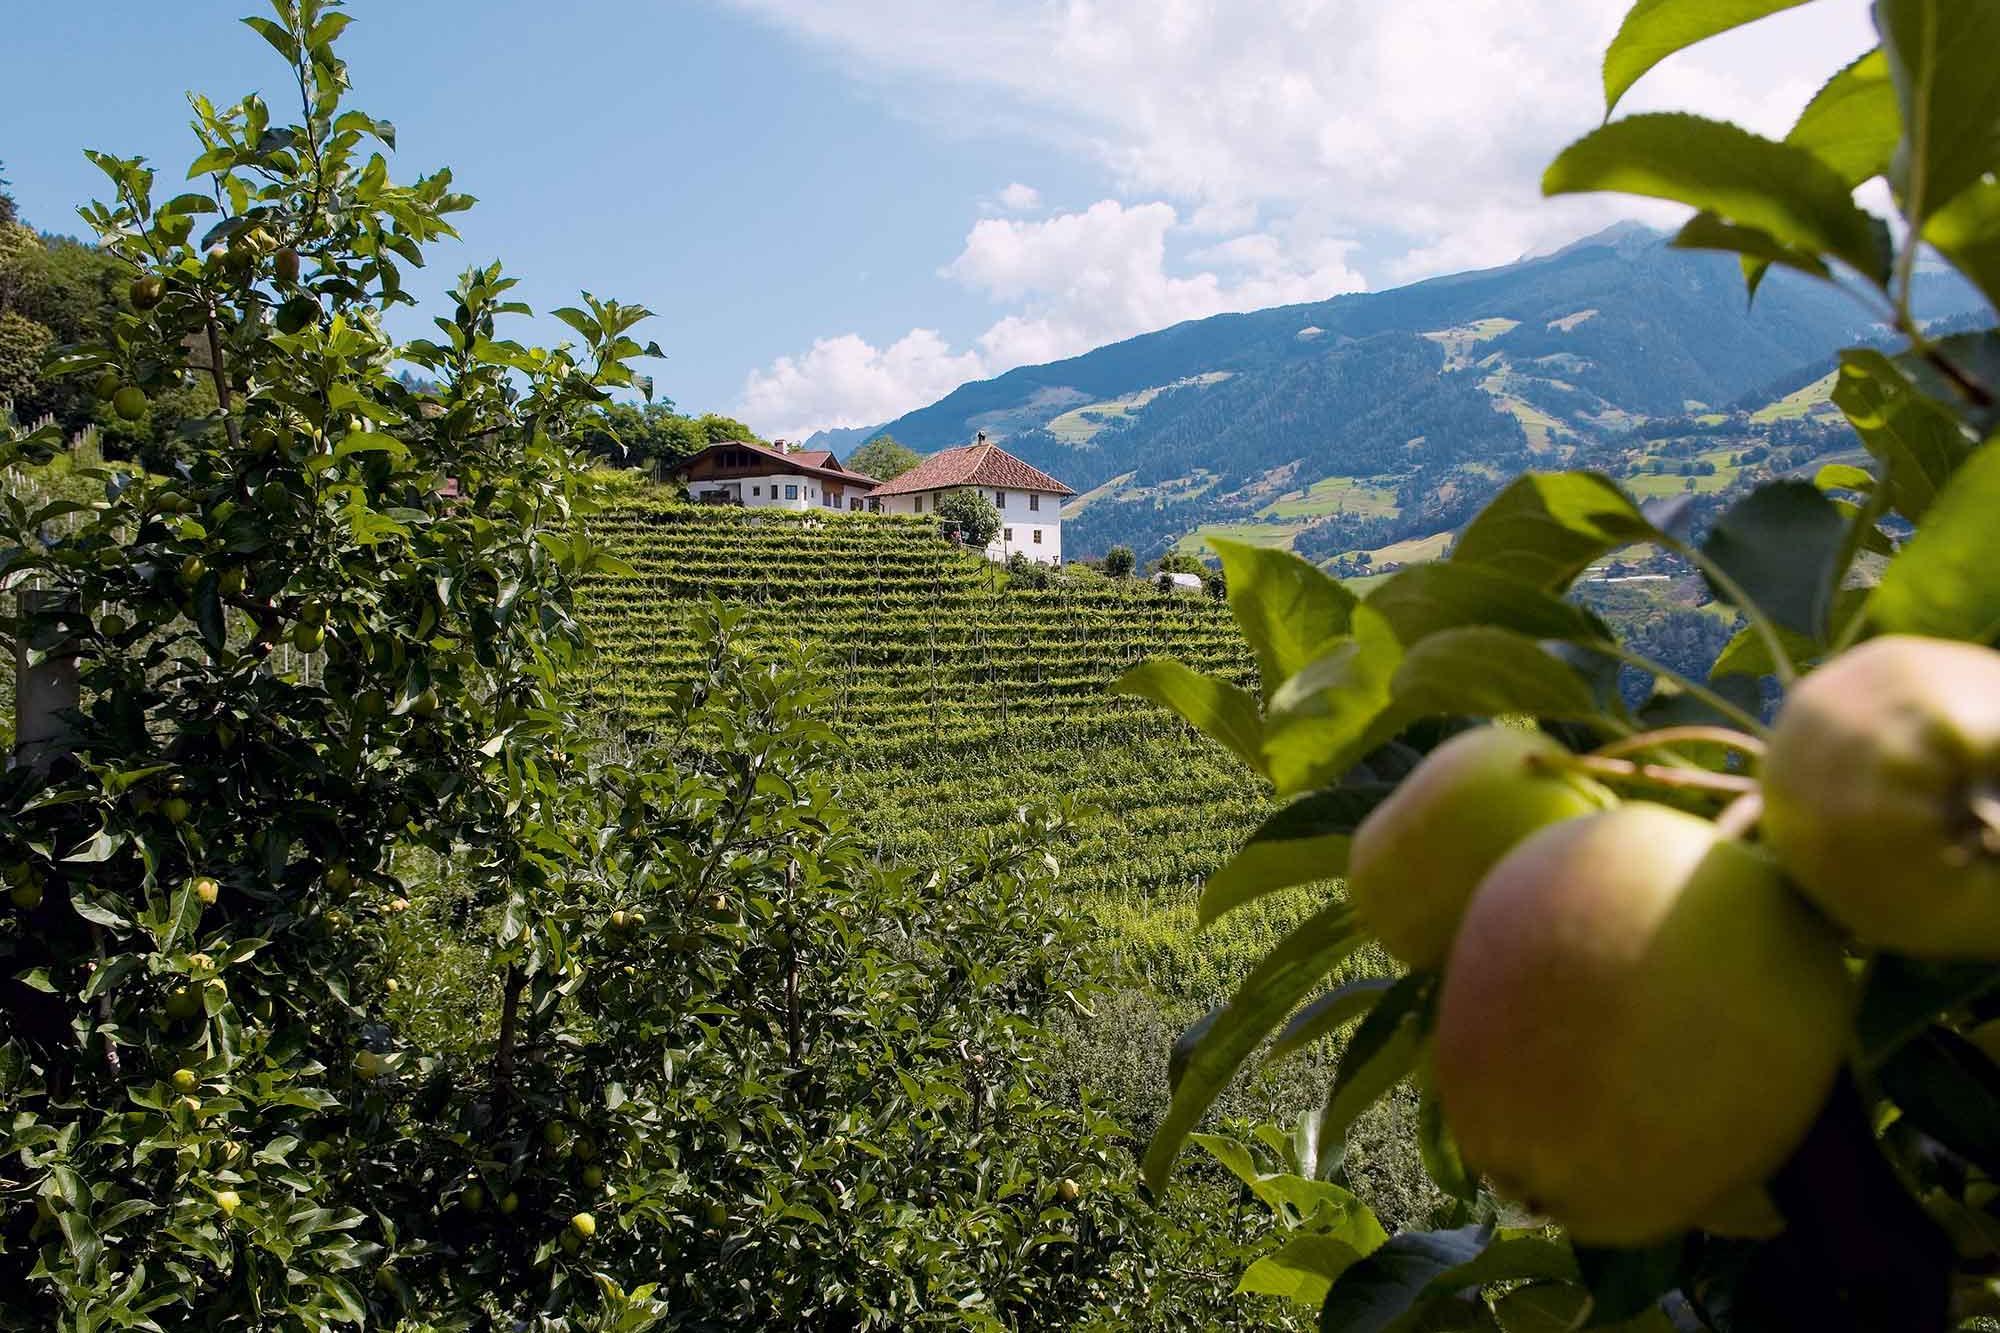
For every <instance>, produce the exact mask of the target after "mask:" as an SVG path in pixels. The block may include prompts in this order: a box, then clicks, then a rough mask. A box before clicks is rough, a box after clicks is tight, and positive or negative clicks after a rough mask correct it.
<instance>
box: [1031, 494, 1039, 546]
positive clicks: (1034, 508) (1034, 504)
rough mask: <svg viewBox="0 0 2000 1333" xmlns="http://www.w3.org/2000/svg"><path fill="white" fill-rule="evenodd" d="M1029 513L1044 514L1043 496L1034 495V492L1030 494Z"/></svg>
mask: <svg viewBox="0 0 2000 1333" xmlns="http://www.w3.org/2000/svg"><path fill="white" fill-rule="evenodd" d="M1028 512H1029V513H1031V514H1039V513H1041V512H1042V497H1041V496H1039V495H1036V494H1034V493H1033V492H1029V494H1028ZM1037 540H1039V538H1037Z"/></svg>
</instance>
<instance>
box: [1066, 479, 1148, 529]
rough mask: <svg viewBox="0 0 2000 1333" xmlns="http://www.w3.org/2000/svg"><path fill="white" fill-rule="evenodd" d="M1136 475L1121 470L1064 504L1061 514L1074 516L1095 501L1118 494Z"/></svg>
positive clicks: (1067, 516)
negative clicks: (1100, 484)
mask: <svg viewBox="0 0 2000 1333" xmlns="http://www.w3.org/2000/svg"><path fill="white" fill-rule="evenodd" d="M1138 475H1139V474H1138V473H1136V472H1121V473H1119V474H1118V475H1117V476H1115V477H1113V478H1112V479H1111V480H1110V481H1107V482H1105V483H1104V484H1103V485H1102V486H1094V487H1092V488H1091V489H1090V490H1087V491H1085V492H1084V493H1083V494H1082V495H1079V496H1077V497H1076V498H1075V499H1073V500H1071V501H1070V502H1069V503H1068V504H1066V505H1064V506H1063V511H1062V516H1063V517H1064V518H1075V517H1076V516H1077V515H1078V514H1081V513H1082V512H1083V511H1084V510H1086V509H1088V508H1089V507H1090V506H1091V505H1092V504H1094V503H1096V502H1097V501H1099V500H1106V499H1109V498H1110V497H1112V496H1114V495H1116V494H1118V492H1119V491H1121V490H1123V489H1124V488H1125V485H1126V483H1127V482H1129V481H1131V480H1132V478H1134V477H1136V476H1138Z"/></svg>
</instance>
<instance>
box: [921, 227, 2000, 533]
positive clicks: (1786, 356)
mask: <svg viewBox="0 0 2000 1333" xmlns="http://www.w3.org/2000/svg"><path fill="white" fill-rule="evenodd" d="M1916 289H1917V300H1918V306H1919V308H1920V309H1921V310H1922V311H1924V312H1925V313H1926V314H1927V315H1929V316H1930V317H1932V318H1934V319H1938V320H1946V321H1948V320H1953V319H1955V318H1958V317H1961V316H1962V315H1963V314H1964V313H1965V312H1967V311H1970V310H1973V309H1975V308H1979V307H1980V305H1981V301H1980V297H1979V296H1978V294H1977V292H1976V291H1974V289H1973V288H1972V287H1971V286H1970V285H1968V284H1966V283H1964V282H1963V281H1961V280H1958V279H1957V278H1955V277H1953V276H1950V275H1947V274H1944V273H1942V272H1939V273H1928V274H1927V273H1921V272H1920V273H1919V274H1918V280H1917V283H1916ZM1881 332H1882V331H1881V330H1880V329H1879V327H1878V326H1876V325H1875V324H1873V323H1872V321H1871V317H1870V316H1869V314H1868V313H1867V311H1866V310H1865V309H1864V308H1863V307H1862V306H1861V305H1859V304H1858V303H1856V302H1854V301H1852V300H1850V299H1848V298H1847V297H1845V296H1844V295H1842V294H1840V293H1839V292H1836V291H1834V290H1832V289H1830V288H1827V287H1826V286H1824V285H1823V284H1815V283H1811V282H1808V281H1806V280H1804V279H1802V278H1799V277H1797V276H1796V275H1789V274H1784V273H1778V274H1774V275H1773V276H1772V277H1771V279H1770V280H1769V281H1768V282H1766V283H1765V284H1764V286H1763V287H1762V289H1761V290H1760V291H1759V293H1758V296H1757V300H1756V302H1755V303H1754V305H1746V303H1745V300H1744V297H1743V290H1742V283H1741V281H1740V276H1739V272H1738V266H1737V264H1736V262H1735V261H1734V260H1733V259H1731V258H1729V257H1726V256H1720V255H1714V254H1704V253H1696V252H1691V251H1686V250H1679V249H1675V248H1672V247H1671V246H1669V245H1668V244H1667V241H1666V239H1665V238H1664V237H1663V236H1661V235H1659V234H1657V233H1654V232H1652V231H1649V230H1647V229H1645V228H1643V227H1638V226H1634V225H1630V224H1626V225H1621V226H1619V227H1616V228H1613V229H1611V230H1610V231H1607V232H1605V233H1602V234H1600V235H1598V236H1594V237H1590V238H1588V239H1586V240H1583V241H1579V242H1577V243H1575V244H1574V245H1571V246H1568V247H1566V248H1565V249H1563V250H1561V251H1559V252H1557V253H1555V254H1553V255H1549V256H1545V257H1541V258H1536V259H1530V260H1524V261H1522V262H1520V263H1516V264H1512V265H1508V266H1506V267H1503V268H1498V269H1493V270H1489V271H1485V272H1478V273H1464V274H1457V275H1453V276H1451V277H1445V278H1438V279H1433V280H1431V281H1429V282H1423V283H1418V284H1416V285H1414V286H1410V287H1404V288H1400V289H1396V290H1393V291H1385V292H1379V293H1364V294H1358V295H1351V296H1342V297H1338V298H1335V299H1334V300H1331V301H1326V302H1321V303H1317V304H1310V305H1299V306H1287V307H1282V308H1277V309H1272V310H1262V311H1257V312H1255V313H1252V314H1247V315H1223V316H1217V317H1215V318H1212V319H1206V320H1201V321H1197V322H1194V323H1189V324H1184V325H1180V326H1177V327H1175V328H1171V329H1166V330H1163V331H1161V332H1159V333H1153V334H1147V335H1144V336H1142V337H1139V338H1133V339H1130V340H1128V341H1126V342H1122V343H1118V344H1115V345H1113V346H1110V347H1103V348H1099V349H1097V350H1096V351H1093V352H1090V353H1087V354H1085V355H1083V356H1080V357H1075V358H1072V359H1070V360H1067V361H1061V362H1056V363H1053V364H1050V365H1046V366H1032V367H1023V368H1021V369H1019V370H1015V371H1011V372H1009V373H1008V374H1006V375H1002V376H1000V377H998V378H996V379H993V380H988V381H983V382H980V383H976V384H968V385H965V386H963V387H962V388H960V389H958V390H956V391H954V392H953V393H952V394H950V395H948V396H947V397H945V398H944V399H942V400H941V401H939V402H938V403H936V404H934V405H932V406H930V407H927V408H924V409H922V410H921V411H918V412H913V413H911V414H909V415H908V416H905V417H903V418H901V419H899V420H897V421H894V422H891V423H889V424H888V426H887V427H886V428H885V429H886V430H887V431H889V432H891V433H893V434H894V435H895V437H896V438H897V439H899V440H901V441H902V442H904V443H905V444H909V445H911V446H913V447H916V448H919V449H924V450H931V449H937V448H942V447H945V446H947V445H951V444H957V443H961V442H963V440H964V439H966V438H967V437H968V436H969V435H970V434H971V433H972V432H973V431H975V430H984V431H986V432H988V433H989V434H990V435H994V436H996V437H998V438H1001V439H1003V440H1005V442H1006V445H1007V447H1008V449H1010V450H1012V451H1013V452H1015V453H1017V454H1019V455H1021V456H1022V457H1023V458H1025V459H1027V460H1028V461H1030V462H1032V463H1033V464H1035V465H1036V466H1037V467H1041V468H1043V469H1045V470H1047V471H1050V472H1052V473H1054V474H1055V475H1056V476H1059V477H1062V478H1063V479H1064V480H1066V481H1068V482H1069V483H1070V484H1071V485H1073V486H1075V487H1076V488H1077V490H1078V491H1080V492H1086V493H1087V494H1086V496H1085V498H1084V500H1083V501H1082V502H1081V503H1079V504H1077V505H1074V506H1072V508H1071V511H1070V517H1071V523H1070V525H1069V530H1068V531H1067V532H1066V533H1065V548H1066V549H1067V550H1069V551H1071V552H1073V553H1075V554H1076V555H1079V556H1086V557H1087V556H1091V555H1097V554H1101V553H1102V552H1103V551H1105V550H1106V549H1108V548H1109V547H1111V546H1113V545H1120V544H1123V545H1129V546H1131V547H1133V548H1134V549H1135V550H1136V551H1137V552H1138V553H1139V554H1140V555H1141V556H1142V557H1145V558H1150V557H1153V556H1157V555H1160V554H1163V553H1165V552H1166V551H1167V550H1169V549H1171V548H1172V547H1173V546H1174V545H1175V544H1176V543H1182V544H1183V546H1184V548H1198V547H1199V546H1200V545H1201V542H1202V537H1203V535H1204V534H1205V533H1208V532H1221V533H1224V534H1226V535H1231V536H1235V537H1238V538H1244V539H1249V540H1255V541H1258V542H1259V543H1260V544H1277V545H1285V546H1289V547H1291V548H1293V549H1296V550H1299V551H1300V552H1301V553H1302V554H1306V555H1308V556H1310V557H1311V558H1312V559H1314V560H1315V561H1318V562H1321V563H1327V564H1331V562H1333V561H1335V560H1338V559H1342V558H1346V559H1348V560H1354V559H1356V558H1358V557H1359V556H1360V555H1362V554H1363V553H1369V554H1370V555H1371V557H1372V558H1374V559H1376V560H1377V562H1378V563H1380V561H1381V560H1382V559H1383V557H1382V556H1381V552H1382V551H1383V550H1384V549H1385V548H1393V547H1395V545H1396V544H1397V543H1399V542H1405V541H1412V540H1421V539H1425V538H1429V537H1432V536H1434V535H1436V534H1439V533H1442V532H1444V531H1446V530H1447V529H1449V528H1450V527H1451V526H1452V525H1453V524H1455V523H1457V522H1460V521H1462V520H1463V519H1464V518H1465V517H1467V516H1469V515H1470V514H1471V512H1472V511H1473V509H1474V508H1476V507H1477V504H1478V503H1479V502H1481V501H1483V500H1485V499H1487V498H1490V497H1491V495H1492V494H1493V492H1494V490H1495V489H1496V488H1497V487H1498V486H1499V485H1500V484H1501V483H1502V482H1503V481H1504V480H1506V479H1507V478H1509V477H1511V476H1513V475H1515V474H1517V473H1518V472H1520V471H1523V470H1525V469H1526V468H1528V467H1530V466H1534V467H1543V468H1547V467H1556V466H1564V465H1587V466H1593V467H1598V468H1601V469H1603V470H1605V471H1607V472H1610V473H1612V474H1613V475H1616V476H1620V477H1634V478H1646V477H1654V478H1657V477H1659V476H1661V475H1670V476H1673V477H1676V478H1680V479H1683V480H1684V479H1686V478H1690V477H1695V476H1709V477H1719V478H1720V480H1717V481H1712V482H1707V483H1701V484H1698V485H1697V486H1696V487H1695V489H1697V490H1715V489H1719V488H1720V487H1721V486H1722V485H1724V484H1726V482H1727V481H1728V480H1729V476H1728V475H1725V473H1724V471H1723V470H1722V467H1723V465H1726V464H1727V462H1728V459H1727V457H1726V456H1725V458H1723V459H1722V460H1721V461H1720V463H1718V460H1716V459H1713V458H1710V459H1706V460H1703V459H1700V458H1698V457H1697V456H1696V455H1697V454H1698V453H1699V452H1702V451H1700V450H1692V449H1690V450H1687V451H1684V452H1676V450H1675V449H1674V448H1673V445H1674V444H1677V443H1685V442H1686V441H1688V440H1690V439H1692V438H1693V437H1694V436H1696V435H1699V434H1702V433H1708V434H1711V435H1713V434H1717V433H1720V434H1723V435H1726V436H1727V438H1726V439H1722V440H1709V441H1707V442H1706V444H1705V446H1704V447H1705V449H1706V450H1709V451H1712V450H1715V449H1719V448H1723V447H1725V446H1726V447H1727V449H1728V451H1729V452H1730V453H1732V454H1733V453H1741V452H1744V451H1747V450H1753V449H1758V448H1762V449H1764V450H1766V451H1767V452H1768V451H1769V450H1772V449H1784V448H1790V447H1793V446H1796V445H1799V444H1801V443H1804V444H1806V445H1808V446H1809V447H1808V449H1807V450H1806V454H1805V456H1806V457H1808V458H1809V457H1815V456H1817V455H1818V454H1819V453H1820V452H1822V451H1821V449H1820V448H1819V445H1820V443H1821V442H1820V441H1819V440H1818V438H1817V432H1816V431H1815V430H1814V425H1815V423H1814V422H1813V421H1812V420H1811V419H1810V411H1811V409H1813V408H1814V407H1816V406H1819V405H1822V404H1823V403H1824V394H1823V393H1820V394H1818V395H1814V394H1813V393H1811V392H1810V386H1811V385H1812V384H1813V382H1814V381H1816V380H1819V379H1820V378H1822V377H1823V376H1824V375H1825V374H1826V372H1827V371H1828V370H1829V369H1830V367H1829V366H1827V365H1826V364H1825V355H1826V353H1825V349H1826V348H1827V347H1828V346H1832V345H1836V344H1839V343H1842V342H1853V341H1862V340H1868V339H1871V338H1878V337H1880V336H1881ZM1795 392H1796V393H1798V394H1799V395H1800V396H1798V397H1793V396H1792V395H1794V394H1795ZM1718 427H1723V428H1726V429H1722V430H1720V431H1718ZM1704 461H1705V462H1706V463H1708V464H1710V465H1711V466H1710V467H1708V468H1707V469H1704V468H1703V467H1702V466H1700V464H1701V463H1702V462H1704ZM1681 484H1682V483H1681V481H1676V482H1675V483H1674V485H1675V486H1676V487H1679V486H1681ZM1632 489H1634V490H1635V492H1636V493H1638V494H1641V495H1642V496H1644V495H1655V494H1659V493H1660V492H1661V489H1662V483H1659V482H1657V481H1644V482H1641V483H1640V484H1639V485H1637V486H1635V487H1633V488H1632ZM1404 555H1405V553H1404V552H1401V551H1397V550H1393V549H1391V550H1390V551H1389V554H1388V556H1387V557H1386V558H1387V559H1388V560H1391V561H1394V560H1398V559H1401V558H1404ZM1364 563H1365V562H1364Z"/></svg>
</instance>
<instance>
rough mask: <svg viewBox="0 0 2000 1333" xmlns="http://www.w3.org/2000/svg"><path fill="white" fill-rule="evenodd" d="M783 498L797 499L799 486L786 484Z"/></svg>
mask: <svg viewBox="0 0 2000 1333" xmlns="http://www.w3.org/2000/svg"><path fill="white" fill-rule="evenodd" d="M785 498H786V499H787V500H796V499H798V498H799V488H798V487H796V486H787V487H785Z"/></svg>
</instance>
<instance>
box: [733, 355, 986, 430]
mask: <svg viewBox="0 0 2000 1333" xmlns="http://www.w3.org/2000/svg"><path fill="white" fill-rule="evenodd" d="M982 373H983V366H982V363H981V361H980V359H979V354H978V353H976V352H956V353H955V352H953V351H952V350H951V348H950V347H948V346H947V345H946V344H945V341H944V339H942V338H940V337H939V336H938V335H937V334H936V333H935V332H934V331H932V330H930V329H912V330H911V331H910V332H908V333H906V334H904V335H903V336H902V337H901V338H898V339H897V340H896V341H895V342H893V343H891V344H889V346H887V347H876V346H874V345H873V344H872V343H870V342H868V340H867V339H865V338H862V337H861V336H859V335H858V334H853V333H846V334H842V335H840V336H839V337H837V338H820V339H818V340H816V341H815V342H814V343H813V345H812V350H811V351H809V352H807V353H805V354H804V355H802V356H797V357H790V356H781V357H779V358H778V359H777V360H776V361H774V362H773V363H772V364H771V365H770V366H769V367H768V368H767V369H764V370H758V371H752V372H751V374H750V377H749V379H748V380H747V381H746V382H745V383H744V386H743V401H742V403H741V404H740V407H739V415H740V416H742V417H743V418H744V419H745V420H747V421H748V422H750V424H751V425H752V426H754V427H755V428H756V429H757V430H759V431H761V432H763V433H764V434H765V435H767V436H769V437H772V438H777V439H790V440H797V439H803V438H804V437H805V436H807V435H810V434H811V433H812V432H813V431H815V430H817V429H819V428H820V427H822V426H868V425H874V424H876V423H878V422H882V421H887V420H889V419H890V418H891V417H895V416H900V415H901V414H902V413H904V412H907V411H909V410H910V409H911V408H912V407H916V406H918V405H920V404H922V403H926V402H929V401H930V400H931V399H934V398H941V397H943V396H944V395H945V394H947V393H950V392H951V391H952V390H953V389H955V388H957V387H958V386H959V385H961V384H963V383H965V382H966V381H967V380H971V379H978V378H979V376H980V375H981V374H982Z"/></svg>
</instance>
